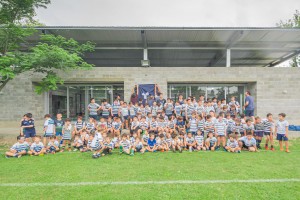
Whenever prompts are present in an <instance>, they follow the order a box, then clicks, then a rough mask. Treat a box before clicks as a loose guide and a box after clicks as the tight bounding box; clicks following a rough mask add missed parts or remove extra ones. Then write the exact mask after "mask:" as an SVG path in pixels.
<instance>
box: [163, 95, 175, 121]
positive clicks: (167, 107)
mask: <svg viewBox="0 0 300 200" xmlns="http://www.w3.org/2000/svg"><path fill="white" fill-rule="evenodd" d="M164 108H165V112H166V115H167V116H168V117H170V116H171V115H172V114H173V104H172V102H171V99H170V98H168V99H167V103H165V106H164Z"/></svg>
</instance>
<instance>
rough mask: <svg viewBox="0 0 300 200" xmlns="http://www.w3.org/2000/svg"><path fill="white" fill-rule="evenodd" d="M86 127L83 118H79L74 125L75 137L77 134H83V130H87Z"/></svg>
mask: <svg viewBox="0 0 300 200" xmlns="http://www.w3.org/2000/svg"><path fill="white" fill-rule="evenodd" d="M85 126H86V124H85V122H84V121H83V120H82V116H78V117H77V121H76V122H75V124H74V127H75V128H74V131H73V133H72V134H73V135H75V134H81V131H82V130H83V129H85Z"/></svg>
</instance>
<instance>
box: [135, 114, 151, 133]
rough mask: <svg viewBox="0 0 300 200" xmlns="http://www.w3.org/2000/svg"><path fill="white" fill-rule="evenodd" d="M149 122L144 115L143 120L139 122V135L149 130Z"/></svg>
mask: <svg viewBox="0 0 300 200" xmlns="http://www.w3.org/2000/svg"><path fill="white" fill-rule="evenodd" d="M148 126H149V125H148V123H147V122H146V117H145V116H142V120H141V121H140V123H139V129H138V131H137V134H138V137H140V136H141V134H144V133H145V131H147V130H148Z"/></svg>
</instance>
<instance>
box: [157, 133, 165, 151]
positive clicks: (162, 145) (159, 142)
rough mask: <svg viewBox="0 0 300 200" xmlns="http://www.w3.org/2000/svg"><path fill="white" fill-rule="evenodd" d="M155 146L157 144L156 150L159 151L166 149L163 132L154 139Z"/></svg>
mask: <svg viewBox="0 0 300 200" xmlns="http://www.w3.org/2000/svg"><path fill="white" fill-rule="evenodd" d="M156 146H157V150H158V151H161V152H164V151H167V147H166V142H165V136H164V134H162V133H161V134H159V137H158V139H157V140H156Z"/></svg>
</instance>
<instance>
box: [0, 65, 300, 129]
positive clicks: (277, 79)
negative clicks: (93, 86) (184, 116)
mask: <svg viewBox="0 0 300 200" xmlns="http://www.w3.org/2000/svg"><path fill="white" fill-rule="evenodd" d="M63 76H64V77H65V80H66V81H65V82H66V83H68V82H69V83H74V82H78V83H110V82H111V83H116V82H123V83H124V90H125V92H124V93H125V94H124V95H125V100H126V101H128V100H129V98H130V93H131V90H132V88H133V86H134V85H135V84H143V83H156V84H158V85H159V87H160V88H161V90H162V92H163V93H164V95H165V96H166V95H167V85H168V82H173V83H174V82H176V83H244V84H246V85H247V86H246V89H249V90H250V91H251V92H252V94H253V96H254V97H255V102H256V113H257V114H258V115H260V116H264V115H265V114H266V113H268V112H271V113H274V114H277V113H279V112H286V113H287V115H288V119H289V121H290V122H292V123H297V124H300V103H299V101H300V87H299V86H298V85H299V83H300V68H262V67H232V68H225V67H211V68H210V67H198V68H196V67H184V68H179V67H174V68H172V67H164V68H159V67H153V68H142V67H114V68H112V67H107V68H103V67H101V68H94V69H93V70H89V71H74V72H68V73H65V74H63ZM38 80H39V78H38V77H30V76H27V75H22V76H18V77H16V79H14V80H13V81H11V82H9V83H8V85H7V86H6V87H5V88H4V90H3V94H1V95H0V103H1V111H2V113H3V114H2V115H1V116H0V120H12V119H16V118H17V119H19V118H20V117H21V116H22V114H24V113H25V112H30V111H31V112H32V113H33V114H35V116H36V117H37V118H40V117H42V115H43V114H44V113H43V112H44V97H43V96H42V95H41V96H38V95H35V94H34V91H33V85H32V81H38Z"/></svg>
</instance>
